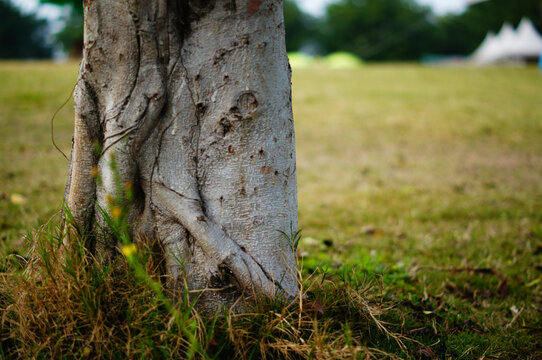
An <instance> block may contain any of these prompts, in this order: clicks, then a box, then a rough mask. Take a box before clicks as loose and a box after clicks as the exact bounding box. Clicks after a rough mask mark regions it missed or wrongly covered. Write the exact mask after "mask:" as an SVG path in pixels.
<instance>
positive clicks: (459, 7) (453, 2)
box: [11, 0, 477, 19]
mask: <svg viewBox="0 0 542 360" xmlns="http://www.w3.org/2000/svg"><path fill="white" fill-rule="evenodd" d="M11 1H12V2H13V3H15V4H16V5H18V6H19V7H20V8H21V9H23V10H24V11H26V12H31V11H35V10H36V8H38V4H39V1H38V0H11ZM296 1H297V3H298V4H299V6H300V7H301V8H302V9H303V10H305V11H306V12H308V13H310V14H313V15H317V16H318V15H322V14H323V13H324V9H325V6H326V5H327V4H329V3H331V2H333V0H296ZM417 1H418V2H419V3H420V4H424V5H428V6H430V7H432V8H433V10H434V11H435V13H437V14H445V13H450V12H452V13H458V12H461V11H463V10H464V9H465V7H466V6H467V4H468V3H471V2H476V1H477V0H417ZM60 14H61V11H60V9H59V7H57V6H54V5H43V6H41V7H40V8H39V10H38V16H40V17H44V18H49V19H58V17H59V16H60Z"/></svg>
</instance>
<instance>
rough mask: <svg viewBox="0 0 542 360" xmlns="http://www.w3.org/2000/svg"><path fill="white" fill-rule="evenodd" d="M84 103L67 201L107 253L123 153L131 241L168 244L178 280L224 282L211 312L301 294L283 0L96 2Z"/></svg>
mask: <svg viewBox="0 0 542 360" xmlns="http://www.w3.org/2000/svg"><path fill="white" fill-rule="evenodd" d="M74 98H75V104H76V105H75V131H74V143H73V149H72V156H71V163H70V171H69V176H68V185H67V188H66V200H67V204H68V206H69V207H70V208H71V211H72V214H73V216H74V218H75V220H76V222H77V223H78V225H79V226H80V227H83V228H87V229H90V230H92V231H94V232H95V233H96V236H95V237H94V238H95V242H94V244H91V245H90V246H91V247H92V249H93V250H94V251H95V252H96V254H97V255H98V256H99V257H100V258H101V259H103V261H114V258H115V256H116V255H115V254H117V253H118V251H117V250H116V248H117V247H118V244H116V243H115V241H114V240H113V237H112V236H110V235H108V234H107V233H101V234H97V233H98V231H97V229H98V227H99V226H100V225H103V222H104V220H103V219H102V218H101V216H100V212H99V211H98V207H101V208H103V209H108V205H107V201H108V197H110V196H112V195H114V194H115V193H116V185H115V184H117V183H118V179H117V180H115V176H116V174H117V173H116V172H115V171H113V170H112V167H111V159H112V158H114V159H115V163H116V166H117V168H118V175H120V181H121V182H122V183H130V184H132V187H133V189H134V199H133V205H132V207H131V210H130V216H129V219H130V224H132V225H131V228H130V231H131V233H132V236H133V238H137V237H138V236H146V237H149V238H154V239H159V241H160V242H161V244H162V246H163V248H164V249H165V258H166V262H167V272H168V274H169V275H170V276H171V277H172V279H173V286H174V287H175V286H177V287H179V286H180V285H181V284H183V283H184V281H186V283H187V284H188V286H189V288H190V289H221V288H228V289H227V290H226V289H224V290H222V291H217V290H214V291H211V290H207V291H204V293H203V294H202V295H201V297H200V299H199V302H200V306H201V307H203V308H206V309H210V310H213V309H214V310H216V309H218V308H220V307H221V306H222V305H227V306H231V305H232V304H234V303H235V302H236V301H237V299H238V297H239V296H240V295H241V294H244V296H245V298H246V296H247V295H250V294H264V295H267V296H277V295H278V294H281V295H282V296H286V297H291V296H296V295H297V294H298V287H297V280H296V278H297V277H296V264H295V259H294V256H293V252H292V250H291V246H290V244H289V243H288V240H287V239H285V238H284V237H283V236H282V235H281V234H280V232H279V230H281V231H285V232H289V231H290V229H291V228H292V227H293V228H294V229H295V228H296V226H297V193H296V191H297V190H296V167H295V141H294V127H293V117H292V110H291V93H290V69H289V65H288V60H287V56H286V51H285V44H284V20H283V15H282V2H281V0H265V1H263V0H215V1H212V0H211V1H209V0H190V1H188V0H156V1H145V0H139V1H138V0H127V1H118V0H93V1H91V0H87V1H86V3H85V46H84V54H83V60H82V62H81V66H80V70H79V80H78V84H77V87H76V92H75V95H74ZM96 144H98V148H100V149H101V151H100V152H99V153H96V152H95V148H96ZM94 167H97V169H98V170H99V174H100V178H101V181H100V182H99V183H98V185H96V182H95V180H94V178H93V176H92V173H93V168H94ZM232 289H233V290H232Z"/></svg>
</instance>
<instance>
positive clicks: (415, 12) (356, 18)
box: [40, 0, 542, 61]
mask: <svg viewBox="0 0 542 360" xmlns="http://www.w3.org/2000/svg"><path fill="white" fill-rule="evenodd" d="M40 1H42V2H47V3H52V4H57V5H67V6H69V7H70V8H71V9H72V10H71V12H70V15H69V16H67V17H66V19H65V24H66V26H65V29H64V30H63V31H61V32H60V33H59V34H58V35H57V40H58V42H60V43H61V44H62V45H63V46H64V48H65V49H67V50H68V49H71V50H72V51H71V52H72V54H78V53H80V49H81V45H82V36H83V29H82V11H83V8H82V1H77V0H40ZM284 16H285V28H286V44H287V50H288V51H290V52H291V51H298V50H300V49H301V48H306V47H307V46H308V45H309V46H310V47H311V48H314V44H316V45H317V46H316V48H317V49H318V50H319V51H320V52H322V53H323V54H326V53H331V52H337V51H348V52H351V53H354V54H356V55H358V56H360V57H362V58H363V59H366V60H373V61H378V60H416V59H419V58H420V57H421V56H422V55H424V54H458V55H467V54H469V53H471V52H472V51H473V50H474V49H475V48H476V47H477V46H478V45H479V44H480V42H481V41H482V39H483V38H484V36H485V34H486V32H487V31H488V30H491V31H498V30H499V28H500V27H501V26H502V24H503V23H504V22H511V23H512V24H514V25H517V24H518V23H519V21H520V20H521V18H522V17H528V18H530V19H531V20H532V21H533V22H534V24H535V26H536V27H537V28H538V30H539V31H542V0H514V1H509V0H486V1H481V2H478V3H473V4H471V5H470V6H469V7H468V8H467V9H466V10H465V11H464V12H463V13H460V14H448V15H444V16H436V15H435V14H434V13H433V12H432V11H431V9H430V8H428V7H424V6H421V5H419V4H418V2H417V1H416V0H338V1H336V2H333V3H331V4H330V5H328V6H327V8H326V11H325V14H324V16H322V17H321V18H315V17H313V16H311V15H308V14H306V13H305V12H303V11H302V10H301V9H300V8H299V6H298V5H297V2H296V0H284Z"/></svg>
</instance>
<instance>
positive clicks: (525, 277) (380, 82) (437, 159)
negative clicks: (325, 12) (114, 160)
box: [0, 62, 542, 359]
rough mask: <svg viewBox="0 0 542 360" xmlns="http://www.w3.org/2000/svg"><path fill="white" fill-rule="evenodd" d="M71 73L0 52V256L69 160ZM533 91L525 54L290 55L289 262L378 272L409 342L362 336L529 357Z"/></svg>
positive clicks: (537, 82)
mask: <svg viewBox="0 0 542 360" xmlns="http://www.w3.org/2000/svg"><path fill="white" fill-rule="evenodd" d="M76 77H77V64H75V63H68V64H64V65H56V64H52V63H45V62H44V63H41V62H27V63H14V62H13V63H11V62H3V63H0V79H1V86H0V129H1V131H0V154H1V157H0V159H1V161H0V237H1V240H0V248H1V250H0V251H1V253H2V254H3V255H4V256H7V254H12V253H20V254H22V255H24V253H25V250H24V246H25V245H28V244H25V241H24V235H25V234H26V233H27V232H28V231H30V230H31V229H34V228H36V227H38V226H39V225H40V224H44V223H46V222H47V221H48V220H49V219H50V218H51V217H52V216H53V215H54V214H55V213H57V212H58V211H59V209H60V204H61V200H62V194H63V189H64V184H65V179H66V173H67V167H68V162H67V161H66V159H64V157H63V156H62V155H61V154H60V153H59V152H58V151H57V150H56V149H55V148H54V147H53V145H52V143H51V117H52V116H53V114H54V113H55V110H56V109H57V108H58V107H59V106H60V105H62V103H63V102H64V101H65V100H66V99H68V98H69V96H70V91H71V89H72V88H73V86H74V82H75V80H76ZM540 94H542V74H540V73H539V72H538V71H537V69H535V68H487V69H485V68H439V67H422V66H419V65H397V64H389V65H367V66H364V67H360V68H359V69H355V70H333V71H330V70H325V69H323V68H313V69H296V70H294V76H293V106H294V117H295V123H296V138H297V139H296V143H297V161H298V165H297V170H298V186H299V215H300V219H299V221H300V227H301V228H302V230H303V231H302V234H303V239H302V240H301V243H300V245H299V249H298V250H299V251H298V252H299V254H300V256H302V261H301V262H300V266H302V267H303V272H304V274H307V275H308V274H311V273H313V272H315V271H320V272H322V271H324V272H326V271H327V272H329V273H330V274H331V273H334V274H337V273H341V272H342V273H343V275H344V274H347V273H351V274H353V275H352V276H358V277H360V278H361V277H363V278H364V279H366V281H368V282H369V283H370V284H373V285H374V286H375V287H379V294H380V295H381V296H382V299H383V301H384V300H385V301H386V302H389V303H390V304H392V305H393V307H394V309H395V310H394V311H393V313H389V314H386V313H384V315H383V320H385V321H388V322H390V325H389V327H390V330H391V331H394V332H397V333H401V334H403V335H404V336H405V337H408V338H411V339H412V341H410V342H409V340H405V341H406V342H407V343H408V344H407V346H408V348H409V350H408V351H407V352H401V350H400V349H396V348H394V347H393V346H391V345H385V344H384V343H385V341H383V342H382V345H379V344H380V343H379V341H376V340H375V341H370V345H371V346H372V347H373V348H375V347H376V348H378V347H379V346H382V350H385V351H386V352H392V353H394V352H395V353H396V354H398V356H400V357H403V356H404V357H414V358H416V357H419V358H442V359H444V358H452V359H460V358H461V359H472V358H516V359H517V358H532V359H537V358H539V357H541V356H542V350H540V349H541V348H542V341H541V339H542V101H541V97H540ZM72 119H73V102H71V101H69V102H68V104H67V105H66V106H65V107H64V108H63V109H62V110H61V111H60V112H59V114H58V115H57V116H56V118H55V120H54V138H55V141H56V143H57V144H58V146H59V147H60V149H61V150H62V151H64V153H66V155H68V156H69V149H70V144H71V134H72V122H73V120H72ZM2 271H4V270H2ZM345 276H346V275H345ZM318 300H319V299H316V302H315V304H317V305H318V306H316V307H317V308H318V310H319V311H320V310H322V312H327V313H328V314H329V313H332V312H333V309H331V308H327V307H326V304H327V303H326V301H325V300H322V302H323V308H322V309H320V306H321V302H320V301H318ZM0 334H1V331H0ZM380 336H381V337H385V335H383V334H381V335H380ZM0 350H1V349H0ZM0 355H1V352H0Z"/></svg>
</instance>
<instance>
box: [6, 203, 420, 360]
mask: <svg viewBox="0 0 542 360" xmlns="http://www.w3.org/2000/svg"><path fill="white" fill-rule="evenodd" d="M67 218H68V219H69V213H68V215H67ZM57 223H58V222H57ZM72 225H73V226H74V224H72ZM70 228H71V229H73V228H74V227H64V226H56V227H55V226H53V225H51V224H50V225H49V227H48V228H46V227H43V228H42V229H40V230H38V231H35V232H34V233H33V234H32V235H31V236H29V237H28V241H29V243H30V244H32V247H31V249H30V250H29V252H28V256H27V257H25V259H24V261H23V262H18V261H10V260H9V257H6V258H4V259H3V263H2V266H3V268H4V270H5V271H4V272H3V273H2V274H1V278H0V279H1V280H0V281H1V287H0V344H1V345H0V354H2V356H4V357H7V358H12V357H17V358H81V357H84V358H87V357H92V358H96V359H100V358H142V357H145V358H146V357H151V358H202V359H211V358H215V359H218V358H220V359H266V358H269V359H274V358H284V359H299V358H318V359H337V358H383V357H385V358H395V357H397V356H399V355H400V354H403V355H405V354H408V353H409V349H408V347H407V346H406V345H405V344H406V343H409V342H415V341H414V340H411V339H409V338H408V337H407V336H405V335H404V334H400V333H394V332H393V331H392V330H391V327H392V326H393V325H388V323H387V321H388V320H393V318H394V316H395V315H392V314H393V313H395V312H396V310H394V309H393V305H392V303H390V301H389V300H387V299H385V298H384V297H383V293H382V292H381V291H379V290H378V289H379V288H380V286H375V285H376V281H375V280H369V279H368V277H367V276H366V275H364V274H363V272H361V273H360V272H358V271H357V270H355V269H353V268H352V269H348V270H347V269H341V270H340V271H336V272H332V271H329V270H326V271H323V270H321V269H312V270H311V271H310V272H311V275H305V276H303V278H302V281H303V284H302V285H303V288H304V289H305V290H304V292H303V294H302V296H301V297H299V298H297V299H293V300H291V301H289V302H284V301H280V300H276V299H268V298H261V299H259V300H257V301H256V303H255V304H254V305H253V306H251V307H250V308H247V311H246V312H244V313H232V312H229V311H227V310H226V309H225V310H224V312H223V313H220V314H217V315H214V316H210V315H202V314H200V313H198V312H197V310H196V308H195V306H194V305H195V301H197V300H192V301H191V300H190V299H191V297H189V296H186V295H187V294H188V290H185V291H184V292H181V296H178V297H176V303H172V302H171V301H170V299H169V298H166V297H165V296H164V293H163V290H162V284H165V283H166V282H167V279H166V278H165V277H164V275H163V274H162V273H161V271H160V266H159V265H160V259H161V256H160V254H159V253H156V252H155V251H154V250H153V249H155V248H156V247H155V246H153V244H152V243H149V242H142V241H138V242H137V247H136V249H137V252H136V251H135V250H133V251H128V248H127V247H131V245H134V243H131V244H125V245H123V246H122V248H121V249H119V251H121V252H122V253H124V254H125V256H124V257H120V256H119V257H118V259H117V260H118V261H116V262H115V264H114V265H112V266H104V265H103V264H99V263H98V262H97V261H96V259H95V258H94V257H93V256H92V254H90V253H89V252H88V250H87V249H86V247H85V246H84V244H85V239H84V238H80V237H78V236H76V235H75V234H70V240H71V241H72V244H71V245H70V246H68V247H66V246H64V245H63V243H64V242H63V240H64V237H65V236H67V229H70ZM77 239H79V240H77ZM134 246H135V245H134ZM307 274H308V273H307ZM183 293H184V296H183ZM196 299H197V297H196ZM398 325H399V324H395V326H398ZM384 349H386V350H384ZM394 353H395V354H398V355H394Z"/></svg>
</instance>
